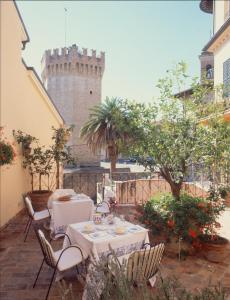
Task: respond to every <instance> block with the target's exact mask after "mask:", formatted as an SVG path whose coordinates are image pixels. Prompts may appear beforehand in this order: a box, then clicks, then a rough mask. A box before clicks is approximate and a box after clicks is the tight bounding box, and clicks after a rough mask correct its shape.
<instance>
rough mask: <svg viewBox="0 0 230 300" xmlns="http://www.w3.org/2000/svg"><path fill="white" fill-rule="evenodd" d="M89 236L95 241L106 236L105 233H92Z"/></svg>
mask: <svg viewBox="0 0 230 300" xmlns="http://www.w3.org/2000/svg"><path fill="white" fill-rule="evenodd" d="M89 236H90V237H91V238H93V239H97V238H103V237H105V236H107V233H106V232H94V233H90V234H89Z"/></svg>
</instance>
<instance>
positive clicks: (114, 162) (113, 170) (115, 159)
mask: <svg viewBox="0 0 230 300" xmlns="http://www.w3.org/2000/svg"><path fill="white" fill-rule="evenodd" d="M110 159H111V167H110V168H111V173H113V172H115V171H116V163H117V156H116V155H112V156H111V158H110Z"/></svg>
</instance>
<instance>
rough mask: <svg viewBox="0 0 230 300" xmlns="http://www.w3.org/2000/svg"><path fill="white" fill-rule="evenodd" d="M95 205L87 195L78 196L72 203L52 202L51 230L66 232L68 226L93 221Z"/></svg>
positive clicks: (73, 198)
mask: <svg viewBox="0 0 230 300" xmlns="http://www.w3.org/2000/svg"><path fill="white" fill-rule="evenodd" d="M93 212H94V203H93V201H92V200H91V199H90V198H89V197H87V196H86V195H82V194H77V195H75V196H73V197H72V198H71V200H70V201H63V202H62V201H57V200H54V201H53V202H52V214H51V230H52V231H54V232H55V233H59V232H65V231H66V228H67V225H69V224H72V223H79V222H83V221H89V220H92V215H93Z"/></svg>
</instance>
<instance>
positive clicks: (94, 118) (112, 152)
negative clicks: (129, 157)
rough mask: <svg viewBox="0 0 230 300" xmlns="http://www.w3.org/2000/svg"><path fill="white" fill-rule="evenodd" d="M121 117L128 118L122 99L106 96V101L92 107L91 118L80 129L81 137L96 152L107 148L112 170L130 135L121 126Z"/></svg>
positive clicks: (112, 170)
mask: <svg viewBox="0 0 230 300" xmlns="http://www.w3.org/2000/svg"><path fill="white" fill-rule="evenodd" d="M120 118H126V116H125V113H124V112H123V111H122V109H121V99H118V98H111V99H109V98H108V97H106V99H105V101H104V102H102V103H101V104H100V105H97V106H95V107H93V108H92V109H91V113H90V116H89V120H88V121H87V122H86V124H85V125H84V126H83V127H82V128H81V131H80V136H81V138H83V139H84V140H85V141H86V143H87V145H88V146H89V147H90V149H91V150H92V151H93V152H94V153H96V152H97V151H98V150H101V149H106V150H107V153H108V156H109V159H110V161H111V172H114V171H115V170H116V162H117V158H118V154H119V150H120V146H121V145H122V144H123V143H124V142H125V141H127V137H128V136H127V134H126V132H125V131H124V130H122V129H121V128H120V127H119V120H120Z"/></svg>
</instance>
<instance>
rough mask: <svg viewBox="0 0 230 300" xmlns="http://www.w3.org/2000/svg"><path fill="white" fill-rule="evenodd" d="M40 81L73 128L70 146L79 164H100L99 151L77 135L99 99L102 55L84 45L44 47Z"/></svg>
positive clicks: (103, 60)
mask: <svg viewBox="0 0 230 300" xmlns="http://www.w3.org/2000/svg"><path fill="white" fill-rule="evenodd" d="M42 65H43V71H42V79H43V82H44V84H45V86H46V88H47V90H48V92H49V94H50V96H51V98H52V99H53V101H54V103H55V105H56V106H57V109H58V110H59V112H60V113H61V115H62V117H63V118H64V120H65V123H66V124H68V125H71V124H73V125H74V126H75V127H74V130H73V135H72V138H71V140H70V142H69V146H71V148H72V153H73V154H74V156H76V157H77V158H78V162H79V164H80V165H82V166H85V165H89V166H90V165H99V163H100V153H98V155H94V154H92V152H91V151H90V149H89V148H88V147H87V145H86V144H85V141H83V140H82V139H80V137H79V133H80V129H81V127H82V126H83V125H84V124H85V123H86V121H87V120H88V118H89V114H90V109H91V108H92V107H93V106H95V105H98V104H100V102H101V81H102V76H103V72H104V65H105V55H104V52H101V53H100V56H97V55H96V51H95V50H92V54H91V55H88V52H87V49H85V48H83V51H80V50H79V49H78V47H77V46H76V45H73V46H71V47H69V48H68V49H67V48H62V49H61V53H59V49H54V50H53V52H51V50H47V51H46V52H45V54H44V55H43V59H42Z"/></svg>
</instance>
